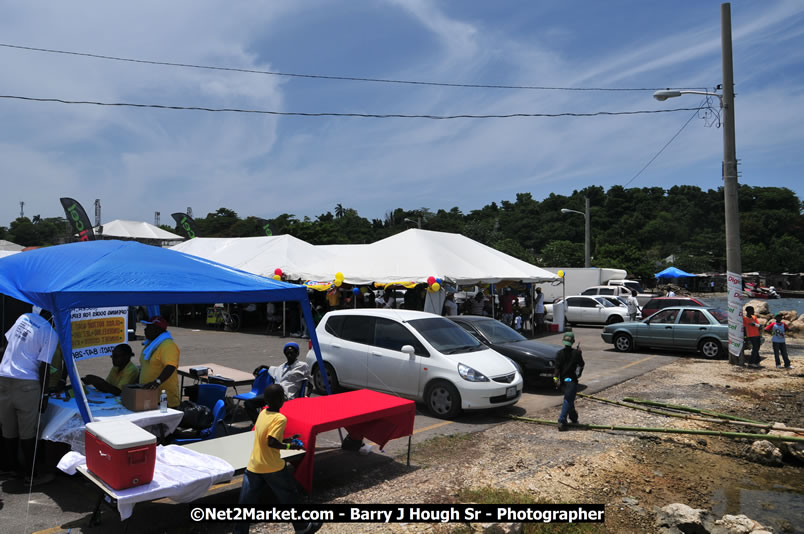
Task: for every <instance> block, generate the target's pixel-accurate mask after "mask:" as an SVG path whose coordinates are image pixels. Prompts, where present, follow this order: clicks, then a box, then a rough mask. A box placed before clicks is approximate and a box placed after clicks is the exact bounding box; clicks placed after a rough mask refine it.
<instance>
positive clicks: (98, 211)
mask: <svg viewBox="0 0 804 534" xmlns="http://www.w3.org/2000/svg"><path fill="white" fill-rule="evenodd" d="M100 223H101V205H100V199H99V198H96V199H95V226H100Z"/></svg>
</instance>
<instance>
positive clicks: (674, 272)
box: [656, 267, 695, 278]
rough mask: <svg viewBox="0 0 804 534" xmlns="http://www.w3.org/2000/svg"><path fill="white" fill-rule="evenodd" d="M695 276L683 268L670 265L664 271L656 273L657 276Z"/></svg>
mask: <svg viewBox="0 0 804 534" xmlns="http://www.w3.org/2000/svg"><path fill="white" fill-rule="evenodd" d="M694 276H695V275H694V274H690V273H688V272H684V271H682V270H681V269H676V268H675V267H668V268H667V269H665V270H664V271H662V272H660V273H656V278H691V277H694Z"/></svg>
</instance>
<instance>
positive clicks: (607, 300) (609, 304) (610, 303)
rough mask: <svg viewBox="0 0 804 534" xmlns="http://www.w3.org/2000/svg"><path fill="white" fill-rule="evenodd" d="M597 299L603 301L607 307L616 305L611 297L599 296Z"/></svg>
mask: <svg viewBox="0 0 804 534" xmlns="http://www.w3.org/2000/svg"><path fill="white" fill-rule="evenodd" d="M595 300H596V301H598V302H599V303H601V304H602V305H603V306H605V307H606V308H614V307H615V304H612V302H611V301H610V300H609V299H607V298H606V297H598V298H596V299H595Z"/></svg>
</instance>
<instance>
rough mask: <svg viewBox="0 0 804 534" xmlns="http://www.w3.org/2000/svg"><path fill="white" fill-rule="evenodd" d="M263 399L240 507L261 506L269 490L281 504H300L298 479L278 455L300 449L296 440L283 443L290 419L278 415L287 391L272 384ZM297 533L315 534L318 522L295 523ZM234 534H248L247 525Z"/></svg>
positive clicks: (238, 528)
mask: <svg viewBox="0 0 804 534" xmlns="http://www.w3.org/2000/svg"><path fill="white" fill-rule="evenodd" d="M263 398H265V402H266V403H267V406H266V408H265V409H264V410H263V411H262V412H260V415H259V416H258V417H257V423H256V424H255V425H254V448H253V449H252V451H251V457H250V458H249V460H248V466H246V473H245V474H244V475H243V485H242V486H241V487H240V499H239V501H238V504H240V505H241V506H253V505H256V504H259V502H260V494H261V493H262V492H263V491H264V490H265V489H266V488H270V489H271V491H273V493H274V495H275V496H276V498H277V500H278V501H279V504H293V503H295V502H296V501H297V500H298V497H297V496H298V490H297V482H296V479H294V478H293V475H292V474H291V472H290V470H289V469H288V468H287V467H286V465H285V461H284V460H283V459H282V458H281V456H280V455H279V451H280V450H281V449H300V448H301V447H300V446H299V445H298V444H297V443H295V442H294V441H293V438H289V439H284V437H285V424H286V423H287V418H285V416H284V415H282V414H281V413H279V409H280V408H281V407H282V405H283V404H284V403H285V390H283V389H282V386H280V385H279V384H271V385H269V386H268V387H266V388H265V391H264V392H263ZM293 528H294V529H295V531H296V532H297V533H304V534H312V533H313V532H316V531H317V530H318V529H319V528H321V523H320V522H318V521H293ZM232 532H233V534H244V533H247V532H248V523H246V522H243V523H237V524H236V525H235V527H234V530H233V531H232Z"/></svg>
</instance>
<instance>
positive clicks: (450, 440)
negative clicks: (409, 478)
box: [397, 433, 475, 466]
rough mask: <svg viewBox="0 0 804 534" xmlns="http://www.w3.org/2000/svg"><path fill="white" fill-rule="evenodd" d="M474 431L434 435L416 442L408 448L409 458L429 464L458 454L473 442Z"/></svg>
mask: <svg viewBox="0 0 804 534" xmlns="http://www.w3.org/2000/svg"><path fill="white" fill-rule="evenodd" d="M474 438H475V433H469V434H453V435H449V436H436V437H434V438H430V439H428V440H425V441H422V442H421V443H416V444H414V445H413V447H411V449H410V456H411V460H412V461H415V462H416V463H417V464H420V465H424V466H427V465H430V464H432V463H435V462H439V461H441V460H444V459H447V458H453V457H456V456H460V455H461V454H462V452H463V451H467V450H469V449H470V448H471V447H472V446H473V444H474V441H473V440H474ZM406 454H407V453H400V454H399V455H397V458H398V459H399V458H404V457H405V456H406Z"/></svg>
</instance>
